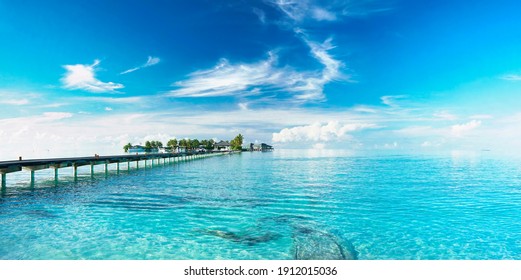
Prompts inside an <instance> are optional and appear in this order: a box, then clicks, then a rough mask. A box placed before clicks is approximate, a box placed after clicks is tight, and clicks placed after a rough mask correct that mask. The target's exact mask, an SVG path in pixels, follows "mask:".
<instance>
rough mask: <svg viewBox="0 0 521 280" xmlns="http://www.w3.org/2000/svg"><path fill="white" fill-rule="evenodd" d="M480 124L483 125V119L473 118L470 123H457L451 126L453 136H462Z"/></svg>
mask: <svg viewBox="0 0 521 280" xmlns="http://www.w3.org/2000/svg"><path fill="white" fill-rule="evenodd" d="M480 125H481V121H477V120H472V121H470V122H468V123H464V124H456V125H453V126H451V132H452V135H453V136H455V137H461V136H463V135H465V134H466V133H468V132H470V131H472V130H474V129H476V128H477V127H479V126H480Z"/></svg>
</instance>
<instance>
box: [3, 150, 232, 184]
mask: <svg viewBox="0 0 521 280" xmlns="http://www.w3.org/2000/svg"><path fill="white" fill-rule="evenodd" d="M228 153H230V152H222V151H212V152H184V153H154V154H136V155H116V156H97V155H96V156H92V157H71V158H50V159H27V160H22V159H20V160H12V161H0V174H1V176H2V185H1V187H2V188H5V187H6V185H7V176H6V175H7V173H12V172H18V171H22V170H28V171H30V174H31V177H30V178H31V181H30V182H31V185H32V186H34V183H35V180H34V172H35V171H37V170H42V169H49V168H52V169H54V180H55V181H56V182H58V170H59V169H60V168H65V167H72V168H73V176H74V178H75V179H76V178H77V177H78V167H80V166H85V165H90V173H91V175H94V166H95V165H100V164H104V165H105V174H108V166H109V164H113V163H115V164H117V171H118V172H119V170H120V164H122V163H126V164H127V170H130V163H131V162H135V163H136V168H137V169H139V162H140V161H144V168H147V161H149V160H150V161H151V167H153V166H154V161H157V163H156V165H160V164H161V162H160V161H161V160H162V161H163V165H166V163H167V161H168V163H172V162H179V161H184V160H189V159H196V158H203V157H209V156H214V155H222V154H228Z"/></svg>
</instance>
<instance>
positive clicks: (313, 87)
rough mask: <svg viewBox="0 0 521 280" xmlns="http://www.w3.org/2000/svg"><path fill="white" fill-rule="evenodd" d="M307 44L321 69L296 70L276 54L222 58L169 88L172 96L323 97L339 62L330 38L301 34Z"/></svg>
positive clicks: (302, 98)
mask: <svg viewBox="0 0 521 280" xmlns="http://www.w3.org/2000/svg"><path fill="white" fill-rule="evenodd" d="M302 38H303V40H304V42H306V44H307V45H308V46H309V48H310V53H311V55H312V56H313V57H314V58H316V59H317V60H318V61H319V62H320V63H321V64H322V65H324V69H323V70H322V72H320V73H317V72H315V71H302V72H299V71H296V70H294V69H292V68H290V67H288V66H286V67H278V66H277V62H278V58H277V56H276V55H275V54H274V53H272V52H269V53H268V55H269V57H268V58H267V59H266V60H262V61H259V62H255V63H238V64H231V63H230V62H229V61H228V60H226V59H222V60H221V61H220V63H219V64H218V65H216V66H215V67H214V68H213V69H210V70H201V71H196V72H193V73H191V74H190V75H189V79H187V80H184V81H179V82H176V83H175V84H174V85H175V86H177V87H179V88H178V89H175V90H172V91H170V92H169V95H170V96H175V97H215V96H252V95H262V94H270V95H273V94H279V99H280V98H282V97H283V96H284V95H287V94H290V96H289V97H290V98H294V100H295V101H300V102H302V101H304V102H305V101H321V100H323V99H325V95H324V93H323V89H324V85H325V84H327V83H328V82H330V81H332V80H334V79H337V78H340V76H341V75H340V71H339V68H340V67H341V66H342V63H341V62H340V61H338V60H335V59H334V58H333V57H332V56H331V55H330V54H329V53H328V50H330V49H332V48H334V46H333V45H332V44H331V40H330V39H328V40H326V41H325V42H324V43H322V44H319V43H316V42H313V41H311V40H308V39H307V38H305V36H302Z"/></svg>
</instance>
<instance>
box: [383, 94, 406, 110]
mask: <svg viewBox="0 0 521 280" xmlns="http://www.w3.org/2000/svg"><path fill="white" fill-rule="evenodd" d="M406 97H407V96H406V95H385V96H382V97H380V100H382V103H383V104H385V105H387V106H390V107H398V102H397V101H398V100H401V99H404V98H406Z"/></svg>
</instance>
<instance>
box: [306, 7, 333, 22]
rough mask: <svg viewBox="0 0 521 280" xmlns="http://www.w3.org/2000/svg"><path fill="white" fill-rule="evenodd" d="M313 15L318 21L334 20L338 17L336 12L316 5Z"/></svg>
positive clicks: (312, 11) (312, 10)
mask: <svg viewBox="0 0 521 280" xmlns="http://www.w3.org/2000/svg"><path fill="white" fill-rule="evenodd" d="M311 16H312V17H313V18H314V19H316V20H318V21H322V20H326V21H334V20H336V19H337V18H336V15H335V14H334V13H332V12H330V11H328V10H326V9H324V8H320V7H314V8H313V9H311Z"/></svg>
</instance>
